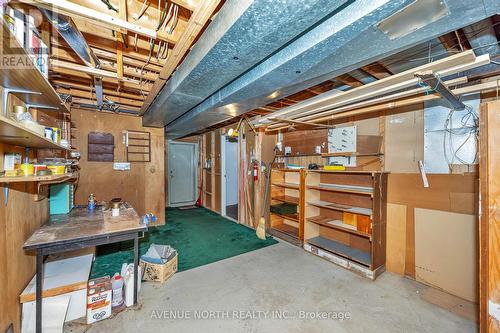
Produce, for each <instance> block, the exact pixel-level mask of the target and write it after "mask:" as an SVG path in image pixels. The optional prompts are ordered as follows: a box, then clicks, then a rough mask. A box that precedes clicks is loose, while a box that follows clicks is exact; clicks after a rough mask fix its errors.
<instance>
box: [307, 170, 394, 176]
mask: <svg viewBox="0 0 500 333" xmlns="http://www.w3.org/2000/svg"><path fill="white" fill-rule="evenodd" d="M307 172H318V173H348V174H365V175H374V174H377V173H386V172H383V171H376V170H323V169H321V170H307Z"/></svg>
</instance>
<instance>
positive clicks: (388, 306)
mask: <svg viewBox="0 0 500 333" xmlns="http://www.w3.org/2000/svg"><path fill="white" fill-rule="evenodd" d="M424 288H427V287H425V286H423V285H421V284H419V283H417V282H414V281H412V280H408V279H405V278H402V277H399V276H397V275H394V274H391V273H384V274H382V275H381V276H380V277H379V278H378V279H377V280H376V281H375V282H372V281H369V280H366V279H364V278H361V277H359V276H357V275H355V274H353V273H352V272H349V271H347V270H345V269H342V268H340V267H338V266H336V265H334V264H331V263H329V262H327V261H325V260H324V259H321V258H319V257H316V256H314V255H312V254H309V253H307V252H305V251H303V250H301V249H300V248H296V247H293V246H291V245H288V244H285V243H279V244H276V245H273V246H269V247H266V248H264V249H261V250H257V251H253V252H249V253H245V254H243V255H240V256H237V257H233V258H229V259H226V260H223V261H219V262H216V263H213V264H209V265H205V266H201V267H198V268H194V269H191V270H188V271H184V272H181V273H177V274H175V275H174V276H173V277H172V278H171V279H170V280H169V281H168V282H166V283H165V284H164V285H158V284H151V283H145V284H143V289H142V290H141V303H142V305H140V306H139V308H140V309H139V310H127V311H125V312H122V313H120V314H118V315H116V316H115V317H114V318H112V319H108V320H104V321H102V322H99V323H96V324H94V325H92V326H90V327H84V326H81V327H78V326H73V327H66V329H65V331H66V332H77V331H82V330H85V329H87V331H88V332H141V333H146V332H155V333H156V332H166V331H168V332H183V333H188V332H326V331H331V332H336V333H338V332H476V331H477V326H476V324H475V323H474V322H472V321H469V320H466V319H464V318H462V317H459V316H457V315H455V314H453V313H450V312H448V311H446V310H444V309H442V308H439V307H436V306H434V305H432V304H430V303H428V302H426V301H424V300H423V299H422V298H421V293H422V290H423V289H424ZM203 310H208V311H212V315H214V316H219V319H193V317H194V316H195V311H203ZM182 311H186V312H182ZM217 311H219V312H217ZM233 311H242V312H238V313H237V314H234V313H233ZM245 311H262V312H261V313H257V312H255V313H248V312H245ZM265 311H270V312H272V311H282V312H278V313H276V312H275V313H274V317H273V314H271V313H264V312H265ZM300 311H311V312H309V314H311V313H314V312H315V311H319V312H320V313H319V315H324V316H328V317H329V318H330V319H301V318H299V317H298V316H300V315H301V313H300ZM285 312H286V313H285ZM335 312H337V316H338V313H339V312H342V313H344V315H345V316H347V314H345V313H348V314H349V316H350V319H345V320H342V321H341V320H336V319H332V317H334V316H335ZM197 314H198V315H199V316H205V315H209V314H207V312H205V313H197ZM266 314H267V317H266ZM303 314H304V312H302V315H303ZM174 315H178V316H182V315H185V316H191V317H192V318H191V319H179V318H178V319H171V318H168V317H172V316H174ZM279 315H281V316H287V317H288V319H277V318H276V317H277V316H279ZM161 316H164V317H163V318H159V317H161ZM165 316H166V317H165ZM292 316H295V318H290V317H292ZM221 317H222V318H221Z"/></svg>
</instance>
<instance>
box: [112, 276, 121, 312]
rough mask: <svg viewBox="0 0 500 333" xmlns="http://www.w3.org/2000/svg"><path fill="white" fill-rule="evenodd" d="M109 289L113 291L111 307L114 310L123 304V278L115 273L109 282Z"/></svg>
mask: <svg viewBox="0 0 500 333" xmlns="http://www.w3.org/2000/svg"><path fill="white" fill-rule="evenodd" d="M111 288H112V289H113V298H112V301H111V306H112V307H113V308H116V307H118V306H121V305H122V304H123V278H122V277H121V275H120V274H118V273H116V274H115V275H114V276H113V279H112V280H111Z"/></svg>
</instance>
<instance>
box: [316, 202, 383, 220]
mask: <svg viewBox="0 0 500 333" xmlns="http://www.w3.org/2000/svg"><path fill="white" fill-rule="evenodd" d="M307 203H308V204H309V205H312V206H316V207H320V208H326V209H331V210H336V211H341V212H347V213H353V214H358V215H366V216H370V217H371V216H372V213H373V211H372V210H371V209H369V208H362V207H355V206H348V205H341V204H336V203H334V202H328V201H322V200H315V201H308V202H307ZM342 206H345V207H342Z"/></svg>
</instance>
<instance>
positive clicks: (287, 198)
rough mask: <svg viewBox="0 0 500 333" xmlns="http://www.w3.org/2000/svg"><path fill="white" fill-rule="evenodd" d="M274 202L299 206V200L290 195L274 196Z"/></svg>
mask: <svg viewBox="0 0 500 333" xmlns="http://www.w3.org/2000/svg"><path fill="white" fill-rule="evenodd" d="M271 199H272V200H276V201H281V202H286V203H291V204H294V205H298V204H299V198H297V197H292V196H290V195H279V196H274V197H272V198H271Z"/></svg>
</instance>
